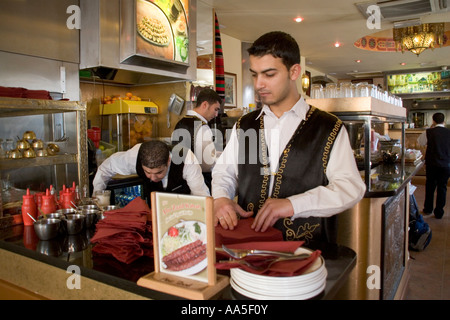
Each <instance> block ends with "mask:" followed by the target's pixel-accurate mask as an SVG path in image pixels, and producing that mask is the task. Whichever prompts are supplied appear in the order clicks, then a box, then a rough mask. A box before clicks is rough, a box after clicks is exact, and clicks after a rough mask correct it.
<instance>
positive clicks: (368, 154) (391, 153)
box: [307, 97, 406, 197]
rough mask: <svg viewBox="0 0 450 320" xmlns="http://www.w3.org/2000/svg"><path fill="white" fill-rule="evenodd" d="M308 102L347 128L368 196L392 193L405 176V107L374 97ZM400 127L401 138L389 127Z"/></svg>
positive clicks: (310, 100) (311, 100)
mask: <svg viewBox="0 0 450 320" xmlns="http://www.w3.org/2000/svg"><path fill="white" fill-rule="evenodd" d="M307 102H308V103H309V104H310V105H313V106H315V107H317V108H319V109H322V110H325V111H328V112H331V113H333V114H334V115H336V116H337V117H339V119H341V120H342V121H343V123H344V125H345V127H346V129H347V132H348V135H349V139H350V143H351V145H352V149H353V153H354V156H355V161H356V163H357V165H358V169H359V170H360V172H361V175H362V177H363V178H364V181H365V183H366V188H367V189H366V196H367V195H370V196H379V197H383V196H389V195H393V194H389V193H390V192H391V191H394V190H395V189H396V188H397V187H398V184H397V182H399V181H400V179H402V177H404V170H405V166H404V161H405V143H404V141H405V125H404V123H405V121H406V109H405V108H403V107H399V106H395V105H393V104H390V103H386V102H384V101H381V100H378V99H375V98H372V97H355V98H332V99H309V100H307ZM392 124H397V125H398V126H399V127H401V136H400V139H391V137H389V134H388V133H389V132H388V129H389V126H390V125H392Z"/></svg>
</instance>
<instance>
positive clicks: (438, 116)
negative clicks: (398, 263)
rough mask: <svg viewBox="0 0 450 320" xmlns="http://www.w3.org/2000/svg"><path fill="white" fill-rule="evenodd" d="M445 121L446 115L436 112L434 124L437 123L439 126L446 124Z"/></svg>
mask: <svg viewBox="0 0 450 320" xmlns="http://www.w3.org/2000/svg"><path fill="white" fill-rule="evenodd" d="M444 119H445V116H444V114H443V113H441V112H436V113H435V114H433V120H434V122H436V123H437V124H441V123H444Z"/></svg>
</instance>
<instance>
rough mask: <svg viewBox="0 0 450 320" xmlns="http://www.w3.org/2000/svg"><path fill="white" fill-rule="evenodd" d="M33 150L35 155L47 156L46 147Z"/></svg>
mask: <svg viewBox="0 0 450 320" xmlns="http://www.w3.org/2000/svg"><path fill="white" fill-rule="evenodd" d="M35 152H36V157H47V156H48V151H47V149H38V150H36V151H35Z"/></svg>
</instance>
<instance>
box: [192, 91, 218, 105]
mask: <svg viewBox="0 0 450 320" xmlns="http://www.w3.org/2000/svg"><path fill="white" fill-rule="evenodd" d="M204 101H206V102H208V103H209V104H214V103H216V102H218V103H219V104H222V99H221V98H220V96H219V94H218V93H217V92H216V91H214V90H213V89H209V88H205V89H203V90H202V91H200V93H199V94H198V96H197V103H196V106H197V107H199V106H200V105H201V104H202V103H203V102H204Z"/></svg>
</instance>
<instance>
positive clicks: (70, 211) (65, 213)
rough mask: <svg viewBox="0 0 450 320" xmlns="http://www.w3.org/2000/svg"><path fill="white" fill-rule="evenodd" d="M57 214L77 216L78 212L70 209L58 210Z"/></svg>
mask: <svg viewBox="0 0 450 320" xmlns="http://www.w3.org/2000/svg"><path fill="white" fill-rule="evenodd" d="M56 213H61V214H63V215H67V214H75V213H77V210H75V209H74V208H70V209H58V210H56Z"/></svg>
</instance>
